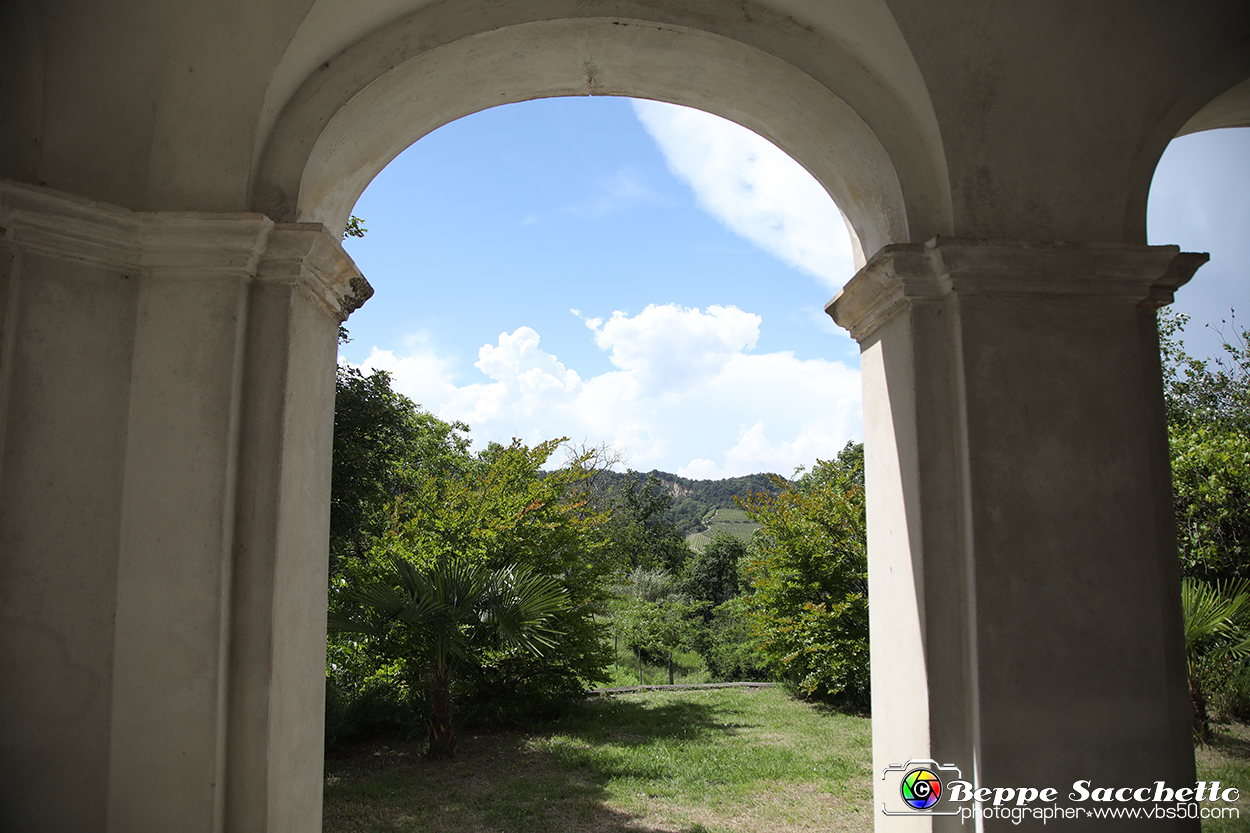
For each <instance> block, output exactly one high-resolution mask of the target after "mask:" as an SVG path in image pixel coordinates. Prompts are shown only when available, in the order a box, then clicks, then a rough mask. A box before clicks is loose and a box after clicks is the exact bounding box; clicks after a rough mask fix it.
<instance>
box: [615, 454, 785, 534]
mask: <svg viewBox="0 0 1250 833" xmlns="http://www.w3.org/2000/svg"><path fill="white" fill-rule="evenodd" d="M603 476H604V479H605V482H606V484H607V487H608V488H609V489H611V490H620V489H628V488H631V487H633V488H647V489H651V490H653V491H654V490H662V491H663V492H664V493H666V494H667V495H668V503H667V507H666V508H665V509H664V510H663V511H662V512H661V513H660V514H659V516H658V517H657V520H659V521H660V522H662V523H664V524H667V525H668V526H671V527H672V528H673V529H674V530H675V532H676V534H677V537H680V538H687V539H689V538H690V537H691V536H692V535H694V534H696V533H698V532H702V531H706V530H707V528H708V525H709V521H710V520H711V519H713V518H714V517H716V518H722V519H723V516H722V515H721V514H720V511H718V510H723V511H725V512H727V513H728V514H730V515H732V514H734V513H736V512H737V511H738V510H737V504H736V503H734V497H735V496H736V495H745V494H747V493H748V492H773V491H776V488H777V487H776V486H774V485H773V481H772V480H770V479H769V476H768V475H766V474H751V475H746V476H744V477H729V478H726V479H724V480H691V479H690V478H688V477H679V476H677V475H675V474H669V473H668V472H662V471H651V472H648V473H646V474H643V473H640V472H635V471H629V472H626V473H625V474H617V473H616V472H604V473H603ZM709 538H710V536H709Z"/></svg>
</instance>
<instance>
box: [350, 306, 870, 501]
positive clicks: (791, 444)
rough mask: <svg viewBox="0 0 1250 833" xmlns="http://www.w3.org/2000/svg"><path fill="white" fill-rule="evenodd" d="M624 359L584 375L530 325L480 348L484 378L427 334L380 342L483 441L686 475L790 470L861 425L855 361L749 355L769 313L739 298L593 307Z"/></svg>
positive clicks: (426, 397) (598, 337)
mask: <svg viewBox="0 0 1250 833" xmlns="http://www.w3.org/2000/svg"><path fill="white" fill-rule="evenodd" d="M583 320H584V321H585V322H586V324H587V327H588V329H589V330H590V331H591V333H593V336H592V340H593V343H594V345H595V346H596V347H598V348H599V349H600V350H603V351H605V352H606V353H608V355H609V358H610V360H611V361H612V363H613V365H614V366H615V368H617V369H615V370H611V371H608V372H605V373H600V374H598V375H595V376H591V377H589V378H584V377H583V376H582V375H580V374H578V373H577V371H576V370H574V369H573V368H572V367H570V366H568V364H566V362H565V361H562V360H561V359H560V358H558V357H557V356H555V355H553V354H551V353H549V352H547V351H545V350H543V348H542V346H541V340H540V336H539V334H538V333H537V332H535V331H534V330H533V329H531V328H529V327H520V328H518V329H517V330H515V331H514V332H512V333H501V334H500V336H499V339H498V341H497V343H495V344H487V345H483V347H482V348H481V350H480V351H479V358H478V362H477V363H476V365H475V366H476V367H477V369H478V370H479V371H481V373H482V374H483V378H484V380H483V381H477V382H471V383H469V384H463V385H458V384H456V383H455V382H454V381H453V379H454V376H453V373H452V368H453V364H452V362H451V361H450V360H449V359H447V358H446V357H442V356H440V355H438V354H437V353H436V351H434V350H433V348H431V347H430V346H429V345H428V344H427V343H423V342H419V341H416V342H411V343H410V344H409V350H408V353H407V354H406V355H402V356H397V355H396V354H395V353H393V352H391V351H383V350H377V349H375V350H374V351H373V353H371V354H370V356H369V358H368V359H366V360H365V362H364V365H365V366H367V367H372V368H377V369H383V370H389V371H390V372H391V373H392V374H393V375H394V378H395V387H396V389H397V390H399V391H400V392H402V393H404V394H406V395H408V396H410V397H412V398H413V399H415V400H416V401H418V402H421V403H422V404H423V405H424V406H425V407H426V408H428V409H429V410H431V411H433V412H434V413H436V414H437V415H439V416H440V417H442V418H443V419H460V420H464V421H465V422H467V423H469V425H470V426H471V427H472V429H473V431H472V436H473V438H474V440H475V441H476V442H477V443H478V444H479V445H481V444H484V443H485V442H487V441H490V440H495V441H499V442H507V441H508V440H509V439H511V438H512V437H514V436H515V437H519V438H521V439H523V440H525V441H527V442H536V441H538V440H542V439H550V438H552V437H558V436H570V437H572V438H573V439H574V440H582V439H589V440H590V441H592V442H595V443H598V442H601V441H605V440H606V441H607V442H609V443H612V444H613V445H615V446H617V447H618V448H620V449H622V450H624V451H625V453H626V456H627V465H629V466H631V467H633V468H636V469H639V470H644V471H645V470H648V469H651V468H659V469H664V470H667V471H677V472H679V473H683V474H685V475H687V476H690V477H731V476H736V475H740V474H749V473H752V472H756V471H775V472H778V473H781V474H788V473H789V472H791V471H792V470H793V469H794V467H795V466H798V465H810V464H811V463H812V462H813V461H814V460H815V459H816V458H817V457H829V456H832V455H833V454H836V452H837V451H838V449H840V448H841V447H842V446H843V445H844V444H845V443H846V441H847V440H848V439H849V438H852V437H855V438H858V437H860V436H862V433H863V431H862V424H861V421H860V417H859V410H860V387H859V371H858V370H856V369H852V368H849V367H847V366H846V365H844V364H842V363H840V362H831V361H825V360H820V359H806V360H804V359H797V358H795V356H794V355H793V354H792V353H789V352H773V353H754V352H752V350H753V348H754V346H755V343H756V340H757V339H758V336H759V325H760V319H759V316H757V315H755V314H753V313H749V312H745V311H743V310H739V309H737V308H735V307H721V306H712V307H709V308H707V309H706V310H700V309H689V308H685V307H681V306H678V305H674V304H666V305H651V306H648V307H647V308H646V309H645V310H643V311H642V312H640V313H638V314H637V315H633V316H630V315H627V314H625V313H624V312H620V311H617V312H614V313H612V314H611V315H610V316H609V317H607V318H606V319H604V318H583Z"/></svg>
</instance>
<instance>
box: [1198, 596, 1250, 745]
mask: <svg viewBox="0 0 1250 833" xmlns="http://www.w3.org/2000/svg"><path fill="white" fill-rule="evenodd" d="M1181 609H1182V611H1183V613H1184V618H1185V654H1186V660H1187V663H1188V666H1189V694H1190V699H1191V701H1192V705H1193V722H1194V732H1195V734H1196V735H1197V736H1198V738H1199V739H1200V740H1206V739H1208V738H1209V737H1210V734H1211V726H1210V721H1209V719H1208V717H1207V694H1208V692H1209V691H1210V686H1211V684H1212V683H1215V684H1216V686H1217V687H1218V686H1219V685H1220V683H1221V681H1220V680H1218V679H1213V674H1212V672H1213V671H1216V670H1219V671H1223V672H1225V673H1228V672H1230V671H1233V670H1234V669H1235V667H1236V665H1237V664H1238V663H1240V662H1241V661H1243V660H1245V659H1246V658H1247V657H1250V616H1248V614H1250V581H1246V580H1239V581H1234V582H1225V583H1223V584H1207V583H1206V582H1203V581H1199V580H1197V579H1193V578H1186V579H1185V580H1184V581H1183V582H1182V583H1181Z"/></svg>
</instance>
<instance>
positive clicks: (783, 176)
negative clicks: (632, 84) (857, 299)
mask: <svg viewBox="0 0 1250 833" xmlns="http://www.w3.org/2000/svg"><path fill="white" fill-rule="evenodd" d="M634 112H635V113H636V114H637V115H638V119H639V120H640V121H641V122H642V124H643V126H644V127H645V128H646V130H647V132H648V133H650V134H651V136H652V138H654V139H655V141H656V143H657V144H658V145H659V146H660V150H661V151H662V152H663V153H664V156H665V157H666V159H667V160H668V166H669V169H670V170H672V172H673V173H674V174H675V175H676V176H678V177H679V178H681V179H683V180H685V181H686V182H687V183H689V184H690V186H691V188H693V189H694V192H695V195H696V197H697V199H698V201H699V205H700V206H702V207H703V209H704V210H706V211H707V212H708V213H709V214H711V215H712V216H713V217H715V218H717V219H718V220H720V221H721V222H722V223H724V224H725V225H726V226H727V227H728V228H729V229H730V230H731V231H733V232H734V233H735V234H738V235H740V236H742V237H744V238H746V239H747V240H749V241H751V242H752V243H754V244H755V245H756V246H758V247H760V248H761V249H764V250H765V251H767V252H769V253H770V254H772V255H774V256H776V257H778V258H780V259H781V260H783V261H785V262H786V263H788V264H790V265H791V266H793V267H794V268H796V269H799V270H800V271H803V272H806V273H807V274H809V275H812V276H813V277H816V278H819V279H820V280H821V282H822V283H823V284H824V285H825V287H826V288H828V289H835V290H836V289H838V288H840V287H841V286H842V285H843V284H844V283H846V281H847V279H848V278H849V277H850V276H851V275H853V274H854V273H855V265H854V255H853V253H852V250H851V241H850V236H849V235H848V233H847V230H846V224H845V222H844V221H843V219H842V214H841V212H839V211H838V208H837V206H836V205H834V203H833V200H831V199H830V198H829V195H828V193H826V192H825V189H824V188H823V187H821V185H820V183H818V182H817V181H816V180H815V179H814V178H813V177H812V175H811V174H809V173H808V172H807V171H806V170H805V169H804V168H803V167H802V166H801V165H799V163H797V162H795V161H794V160H793V159H791V158H790V157H789V156H787V155H786V154H785V153H784V152H782V151H781V150H780V149H779V148H777V146H776V145H774V144H772V143H771V142H769V141H768V140H767V139H764V138H762V137H761V136H759V135H757V134H755V133H753V132H751V131H750V130H747V129H746V128H745V127H742V126H740V125H737V124H734V123H733V122H731V121H727V120H726V119H722V118H720V117H719V116H713V115H711V114H709V113H704V112H702V111H701V110H694V109H691V108H689V107H679V106H677V105H673V104H665V103H662V102H658V101H643V100H635V101H634Z"/></svg>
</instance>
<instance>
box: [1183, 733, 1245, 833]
mask: <svg viewBox="0 0 1250 833" xmlns="http://www.w3.org/2000/svg"><path fill="white" fill-rule="evenodd" d="M1194 756H1195V757H1196V758H1197V763H1198V780H1199V781H1208V782H1210V781H1219V782H1220V784H1221V785H1222V786H1221V789H1224V788H1226V787H1236V788H1237V789H1238V790H1239V791H1240V792H1241V796H1240V800H1239V801H1237V803H1236V804H1235V805H1232V806H1235V807H1237V808H1239V809H1240V810H1241V818H1240V819H1207V820H1205V821H1204V822H1203V823H1202V831H1203V833H1244V831H1247V830H1250V726H1248V725H1246V724H1244V723H1231V724H1223V725H1216V726H1215V739H1214V740H1213V741H1212V742H1211V743H1209V744H1207V745H1206V746H1199V747H1198V748H1197V749H1195V750H1194Z"/></svg>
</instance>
